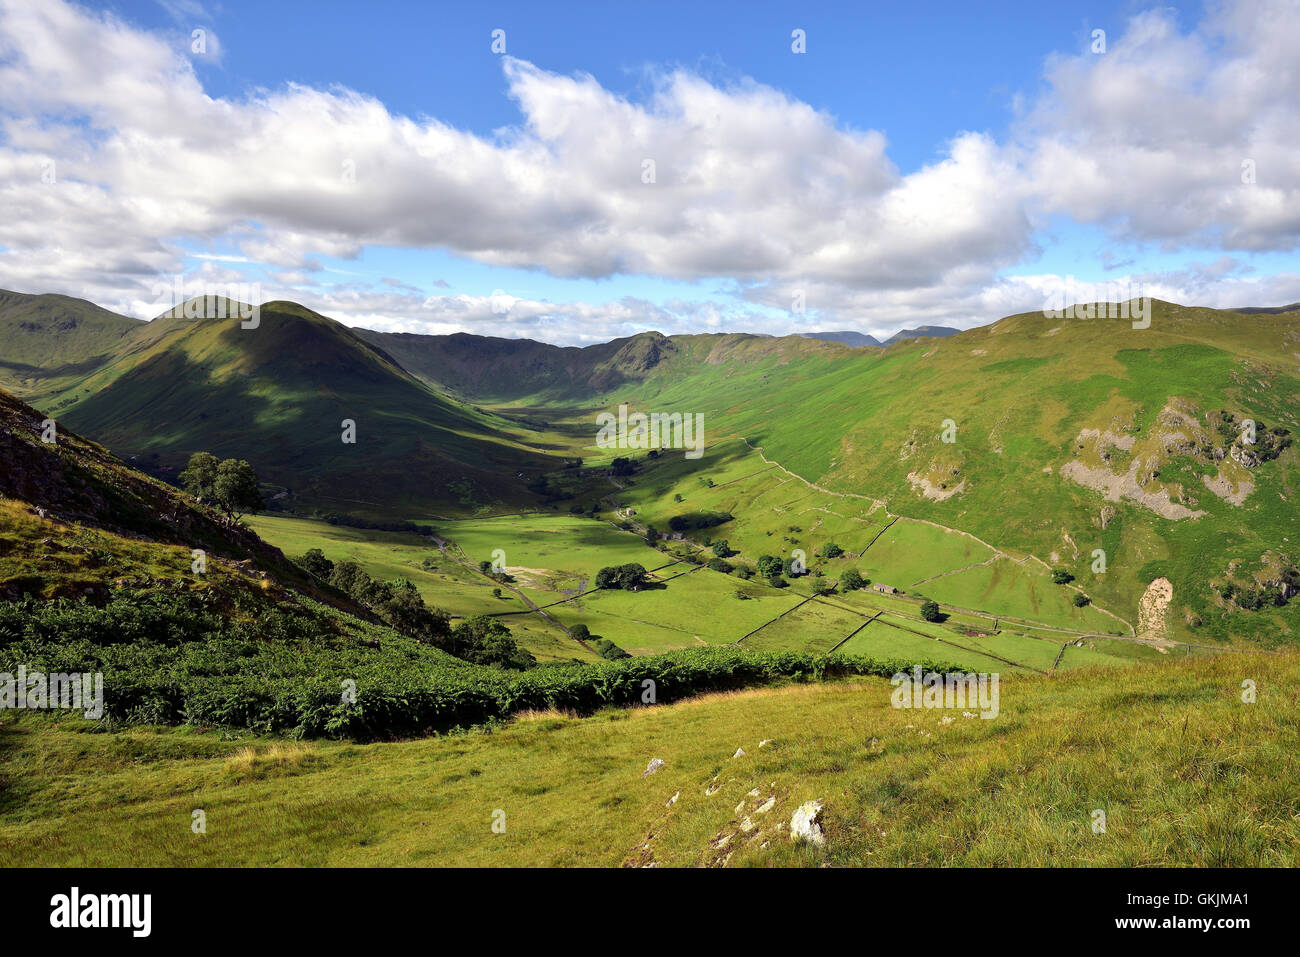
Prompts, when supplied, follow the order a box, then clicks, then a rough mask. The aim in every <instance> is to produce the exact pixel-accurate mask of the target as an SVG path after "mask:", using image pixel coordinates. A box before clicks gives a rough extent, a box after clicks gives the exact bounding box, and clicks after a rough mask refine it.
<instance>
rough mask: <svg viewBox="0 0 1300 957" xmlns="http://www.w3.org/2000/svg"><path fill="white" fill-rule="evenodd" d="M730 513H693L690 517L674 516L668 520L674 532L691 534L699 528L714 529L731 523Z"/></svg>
mask: <svg viewBox="0 0 1300 957" xmlns="http://www.w3.org/2000/svg"><path fill="white" fill-rule="evenodd" d="M732 518H733V516H732V515H731V513H730V512H692V513H690V514H688V515H674V516H673V517H672V518H670V519H669V520H668V527H669V528H671V529H672V530H673V531H674V532H689V531H691V530H692V529H697V528H714V527H716V526H718V525H723V524H726V523H727V522H729V521H731V520H732Z"/></svg>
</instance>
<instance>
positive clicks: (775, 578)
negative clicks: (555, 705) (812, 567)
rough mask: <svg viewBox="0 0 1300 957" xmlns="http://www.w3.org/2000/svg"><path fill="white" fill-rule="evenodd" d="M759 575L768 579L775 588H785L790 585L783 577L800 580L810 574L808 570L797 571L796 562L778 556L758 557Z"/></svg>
mask: <svg viewBox="0 0 1300 957" xmlns="http://www.w3.org/2000/svg"><path fill="white" fill-rule="evenodd" d="M758 574H759V575H761V576H762V577H763V578H766V579H767V583H768V584H769V585H771V586H772V587H773V588H785V587H787V586H788V585H789V584H790V583H789V582H787V581H786V580H785V578H784V577H783V576H787V575H788V576H789V577H791V578H799V577H801V576H803V575H806V574H808V571H807V569H796V568H795V564H794V561H793V560H792V559H789V558H781V557H780V556H778V555H760V556H758Z"/></svg>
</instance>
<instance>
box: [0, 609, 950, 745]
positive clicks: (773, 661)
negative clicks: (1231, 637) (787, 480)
mask: <svg viewBox="0 0 1300 957" xmlns="http://www.w3.org/2000/svg"><path fill="white" fill-rule="evenodd" d="M20 663H21V664H24V665H26V667H27V670H28V672H29V673H30V672H33V671H44V672H46V673H56V672H68V673H71V672H102V673H103V675H104V698H105V701H104V704H105V716H104V720H105V721H106V722H107V723H109V724H120V723H126V724H140V723H143V724H187V725H191V726H200V727H223V728H237V729H244V730H248V731H252V732H256V733H270V734H283V735H288V736H292V737H331V738H351V739H356V740H373V739H381V738H396V737H411V736H417V735H423V734H429V733H436V732H443V731H448V730H453V729H457V728H468V727H472V726H474V725H480V724H484V723H488V722H492V721H495V720H499V719H503V718H507V717H509V716H510V715H511V714H513V713H516V712H518V711H521V710H529V709H548V708H557V709H561V710H569V711H575V712H579V713H590V712H592V711H595V710H597V709H599V708H603V707H608V706H626V705H639V704H642V703H645V702H646V701H647V698H648V695H647V692H649V690H650V689H651V688H653V700H654V701H656V702H659V703H664V702H669V701H674V700H678V699H680V698H683V697H686V696H689V695H692V694H697V693H700V692H706V691H721V690H729V689H735V688H741V687H745V686H752V685H761V684H767V683H772V682H776V681H791V680H792V681H808V680H819V679H823V678H830V677H836V676H845V675H886V676H887V675H892V674H894V673H896V672H898V671H904V670H908V669H910V668H911V667H912V666H913V664H917V663H919V664H921V665H922V666H923V667H925V668H926V669H927V670H933V671H948V670H960V669H956V668H955V666H952V665H948V664H944V663H938V662H913V661H910V660H909V661H902V660H881V659H872V658H862V657H850V656H839V655H832V656H816V655H810V654H802V653H796V652H754V651H745V650H742V649H739V648H734V647H714V648H695V649H689V650H684V651H676V652H671V653H668V654H664V655H656V656H653V657H634V658H623V659H619V660H617V661H606V662H599V663H591V664H580V663H576V662H575V663H572V664H552V665H546V666H542V667H538V668H536V669H533V670H531V671H526V672H518V671H505V670H500V669H496V668H490V667H483V666H477V665H472V664H469V663H467V662H464V661H461V660H459V659H457V658H453V657H452V656H450V655H448V654H446V653H444V652H441V651H439V650H438V649H436V648H432V647H430V646H428V645H425V644H422V643H420V642H417V641H414V640H412V639H409V638H405V637H404V636H402V635H399V634H397V633H396V632H393V631H391V630H388V629H385V628H381V627H378V626H374V625H369V624H366V623H363V622H359V621H357V620H356V619H353V618H350V617H348V616H345V615H342V614H340V613H338V612H336V611H334V610H333V609H329V608H327V607H326V606H323V605H318V604H316V603H314V602H311V601H309V600H306V599H303V600H302V603H301V607H300V608H294V609H286V608H284V607H282V606H277V605H274V604H271V603H269V602H268V603H267V605H266V606H263V607H254V608H244V609H239V610H237V611H236V612H234V613H231V612H230V610H229V609H223V610H222V611H221V612H218V611H216V610H214V609H212V608H209V607H204V606H203V604H202V602H201V601H200V600H199V599H197V598H196V596H194V595H193V594H188V593H175V594H159V593H156V592H153V593H145V592H127V591H124V592H121V593H118V594H117V595H115V596H114V598H113V599H112V600H111V601H110V602H109V603H108V605H106V606H104V607H95V606H93V605H91V604H88V603H84V602H72V601H66V600H59V601H52V602H38V601H33V600H25V601H22V602H5V603H0V671H3V672H7V673H10V674H13V673H14V672H15V671H16V668H17V666H18V665H19V664H20ZM650 683H652V684H650ZM345 689H346V690H347V691H349V692H354V694H352V693H349V694H346V695H345V693H344V691H345Z"/></svg>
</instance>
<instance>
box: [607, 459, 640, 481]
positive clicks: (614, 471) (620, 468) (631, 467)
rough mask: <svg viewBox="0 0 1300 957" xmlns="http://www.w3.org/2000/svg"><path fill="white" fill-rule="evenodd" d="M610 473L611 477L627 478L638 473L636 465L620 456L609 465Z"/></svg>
mask: <svg viewBox="0 0 1300 957" xmlns="http://www.w3.org/2000/svg"><path fill="white" fill-rule="evenodd" d="M609 471H610V474H611V475H616V476H618V477H620V478H626V477H627V476H629V475H631V474H632V473H633V472H635V471H636V463H635V462H633V461H632V460H631V459H629V458H624V457H623V456H621V455H620V456H619V457H618V458H616V459H615V460H614V461H612V462H610V463H609Z"/></svg>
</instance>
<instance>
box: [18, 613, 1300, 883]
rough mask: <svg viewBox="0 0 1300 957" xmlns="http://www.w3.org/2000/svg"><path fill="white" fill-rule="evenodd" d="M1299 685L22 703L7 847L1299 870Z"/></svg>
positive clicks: (320, 858)
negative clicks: (238, 714)
mask: <svg viewBox="0 0 1300 957" xmlns="http://www.w3.org/2000/svg"><path fill="white" fill-rule="evenodd" d="M900 634H901V632H900ZM1103 675H1104V676H1105V677H1106V679H1107V680H1099V678H1101V677H1102V676H1103ZM1243 675H1247V676H1255V677H1256V678H1257V680H1258V683H1259V699H1258V702H1257V703H1255V704H1252V705H1245V704H1243V703H1242V702H1241V700H1240V698H1239V696H1238V688H1239V685H1240V683H1241V680H1242V676H1243ZM1112 678H1113V679H1114V680H1111V679H1112ZM1297 683H1300V663H1298V662H1297V659H1296V657H1295V656H1294V655H1283V656H1271V657H1267V656H1263V655H1258V654H1240V655H1216V656H1210V657H1206V658H1200V657H1193V658H1191V659H1180V660H1171V661H1167V662H1162V663H1161V664H1160V665H1158V666H1148V665H1136V666H1134V667H1132V668H1129V669H1125V670H1124V671H1123V672H1122V674H1121V675H1118V676H1116V675H1114V673H1112V672H1094V671H1090V670H1086V669H1085V670H1083V671H1079V672H1074V673H1070V674H1065V675H1057V676H1054V677H1052V678H1043V677H1037V676H1030V675H1004V677H1003V680H1002V682H1001V687H1000V710H999V715H998V718H997V719H996V720H991V721H986V720H981V719H979V718H965V717H963V716H962V715H961V714H960V712H943V713H937V712H932V711H931V712H920V711H913V710H900V709H895V708H892V707H891V706H890V692H891V690H892V689H891V687H890V685H889V683H888V682H887V681H886V680H883V679H856V680H851V681H845V682H836V683H831V684H824V685H796V686H790V687H786V688H778V689H771V690H763V691H749V692H740V693H728V694H723V695H710V696H704V697H700V698H695V699H692V700H689V701H685V702H681V703H679V704H674V705H664V706H657V707H652V708H630V709H620V710H608V711H604V712H601V713H598V714H596V715H594V716H592V717H588V718H575V717H572V716H569V715H565V714H559V713H539V714H536V715H530V716H525V717H523V718H521V719H519V720H516V721H514V722H512V723H511V724H509V725H508V726H505V727H499V728H495V729H493V730H492V731H491V732H490V733H486V732H485V733H470V734H464V735H453V736H448V737H435V738H427V739H422V740H415V741H403V742H390V743H379V744H370V745H357V744H349V743H339V742H284V741H268V740H265V739H258V738H254V737H246V738H242V739H240V740H233V741H232V740H223V739H222V737H221V736H220V735H218V734H216V733H206V734H202V733H199V734H196V733H188V734H182V733H178V732H177V731H174V730H168V731H161V732H159V731H155V730H151V729H148V728H138V729H131V730H125V731H114V732H109V733H93V734H92V733H86V732H85V731H84V730H83V729H82V728H81V727H79V726H78V725H77V724H76V723H74V722H64V723H61V724H60V723H55V722H51V721H47V720H42V719H41V718H40V717H33V716H26V717H12V716H10V717H5V718H4V720H3V722H0V776H3V779H4V780H5V781H6V782H7V786H6V793H7V799H6V800H5V801H4V802H3V803H2V804H0V852H2V853H3V854H4V856H5V859H6V860H7V861H9V862H10V863H11V864H13V865H15V866H37V865H39V866H44V867H58V866H72V865H76V866H99V865H127V866H135V867H141V866H143V867H150V866H159V865H170V866H190V865H223V866H276V865H285V864H298V865H307V866H326V865H336V866H342V865H349V866H366V865H407V866H430V865H462V866H490V865H499V866H512V867H526V866H545V865H566V864H567V865H588V866H591V865H596V866H618V865H620V864H626V865H630V866H644V865H646V864H649V863H656V864H659V865H662V866H701V865H718V864H723V863H726V864H731V865H732V866H740V865H757V866H767V865H779V864H785V865H802V866H811V867H815V866H818V865H820V864H823V863H825V864H831V865H834V866H876V867H882V866H891V865H896V866H945V865H947V866H951V865H959V866H975V867H1007V866H1046V865H1056V866H1099V865H1104V866H1112V867H1163V866H1169V865H1174V864H1177V865H1183V866H1193V867H1198V866H1234V867H1247V866H1249V867H1258V866H1296V865H1297V864H1300V851H1298V850H1297V848H1300V818H1297V816H1296V813H1295V812H1296V806H1295V787H1294V779H1293V775H1292V774H1291V770H1292V767H1293V764H1294V755H1295V747H1294V742H1295V728H1296V727H1297V726H1300V713H1297V708H1300V704H1298V701H1300V699H1297V697H1296V696H1295V695H1294V694H1292V693H1291V692H1290V690H1289V689H1291V688H1293V687H1294V686H1295V685H1296V684H1297ZM1081 715H1085V716H1086V720H1081V719H1080V716H1081ZM813 716H815V719H814V717H813ZM945 718H949V719H951V720H949V721H948V723H946V724H945V723H944V719H945ZM763 741H767V742H768V743H767V744H766V745H765V746H763V747H759V744H760V742H763ZM737 748H743V749H744V750H745V752H746V756H744V757H741V758H734V759H733V758H732V755H733V754H734V752H735V751H736V750H737ZM558 755H576V756H579V757H578V758H576V759H574V760H564V761H560V760H557V756H558ZM654 757H659V758H661V759H662V760H664V761H665V762H666V764H665V766H664V767H663V769H662V770H660V771H659V772H658V773H657V774H655V775H652V776H650V777H646V778H643V777H642V772H643V771H644V770H645V769H646V765H647V763H648V762H649V761H650V759H651V758H654ZM864 769H866V770H865V771H864ZM711 789H714V790H712V791H711ZM754 789H758V796H757V797H752V796H750V792H751V791H753V790H754ZM674 795H677V796H678V800H677V801H676V802H675V803H673V804H672V806H671V807H665V805H666V804H667V803H668V802H669V800H670V799H671V798H672V797H673V796H674ZM769 797H771V798H774V799H775V802H774V805H773V806H772V809H771V810H770V811H768V812H767V813H759V812H758V810H757V809H758V807H759V806H761V804H760V802H765V801H766V800H767V799H768V798H769ZM813 799H820V800H822V801H824V802H825V811H824V829H825V833H826V844H825V846H824V847H821V848H812V847H808V846H796V845H794V844H792V843H791V841H790V839H789V832H788V826H789V821H790V818H791V814H792V813H793V811H794V809H795V808H797V807H798V806H799V805H800V804H801V803H802V802H804V801H809V800H813ZM737 802H740V803H741V804H743V807H742V808H740V809H739V810H737ZM196 808H202V809H203V810H204V811H205V813H206V816H207V833H206V834H203V835H199V834H195V833H193V832H192V831H191V828H190V824H191V812H192V811H193V810H194V809H196ZM1096 808H1102V809H1104V810H1105V811H1106V814H1107V830H1106V833H1105V834H1102V835H1098V834H1095V833H1093V831H1092V829H1091V826H1090V824H1091V821H1092V816H1091V815H1092V812H1093V810H1094V809H1096ZM498 812H500V814H504V820H505V832H504V833H494V831H493V829H492V823H493V820H494V815H498ZM746 817H748V818H750V819H751V820H752V821H753V822H754V823H755V824H757V825H758V826H757V827H755V828H753V829H752V830H749V831H743V830H742V829H741V824H742V821H743V819H744V818H746ZM497 819H499V815H498V818H497Z"/></svg>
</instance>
